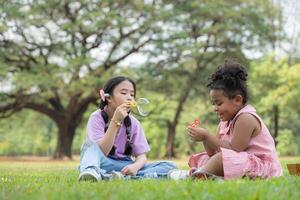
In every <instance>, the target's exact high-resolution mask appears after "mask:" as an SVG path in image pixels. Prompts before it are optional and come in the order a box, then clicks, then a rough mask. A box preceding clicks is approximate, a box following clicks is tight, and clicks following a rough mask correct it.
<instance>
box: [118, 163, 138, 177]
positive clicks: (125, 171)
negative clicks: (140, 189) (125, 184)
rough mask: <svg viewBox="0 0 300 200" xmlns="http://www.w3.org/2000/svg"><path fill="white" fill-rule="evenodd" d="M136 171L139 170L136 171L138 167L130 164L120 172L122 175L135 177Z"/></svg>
mask: <svg viewBox="0 0 300 200" xmlns="http://www.w3.org/2000/svg"><path fill="white" fill-rule="evenodd" d="M138 170H139V169H138V167H137V166H136V165H134V164H130V165H127V166H125V167H124V168H123V169H122V170H121V172H122V174H124V175H130V176H135V175H136V174H137V172H138Z"/></svg>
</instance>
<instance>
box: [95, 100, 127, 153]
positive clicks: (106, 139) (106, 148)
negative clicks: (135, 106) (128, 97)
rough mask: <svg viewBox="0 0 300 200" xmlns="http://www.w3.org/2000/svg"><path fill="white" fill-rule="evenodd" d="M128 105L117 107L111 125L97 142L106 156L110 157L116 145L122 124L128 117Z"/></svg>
mask: <svg viewBox="0 0 300 200" xmlns="http://www.w3.org/2000/svg"><path fill="white" fill-rule="evenodd" d="M128 109H129V107H128V104H127V103H124V104H122V105H120V106H119V107H117V109H116V110H115V112H114V115H113V117H112V119H111V123H109V126H108V128H107V130H106V133H105V134H104V136H103V137H102V138H101V139H100V140H99V141H98V142H97V144H98V145H99V147H100V149H101V150H102V152H103V153H104V155H106V156H107V155H108V154H109V152H110V150H111V148H112V147H113V145H114V142H115V138H116V135H117V133H118V132H119V129H120V123H121V122H122V121H123V119H124V118H125V117H126V116H127V115H128V113H127V112H128Z"/></svg>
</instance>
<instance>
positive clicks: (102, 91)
mask: <svg viewBox="0 0 300 200" xmlns="http://www.w3.org/2000/svg"><path fill="white" fill-rule="evenodd" d="M99 94H100V98H101V100H102V101H103V102H105V97H109V94H108V93H104V90H103V89H101V90H100V91H99Z"/></svg>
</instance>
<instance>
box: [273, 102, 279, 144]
mask: <svg viewBox="0 0 300 200" xmlns="http://www.w3.org/2000/svg"><path fill="white" fill-rule="evenodd" d="M273 113H274V141H275V146H277V143H278V142H277V136H278V132H279V108H278V106H277V105H275V106H274V107H273Z"/></svg>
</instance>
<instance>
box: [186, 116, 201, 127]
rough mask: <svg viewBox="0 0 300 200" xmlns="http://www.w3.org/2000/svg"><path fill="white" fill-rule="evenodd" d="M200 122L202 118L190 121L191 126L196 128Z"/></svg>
mask: <svg viewBox="0 0 300 200" xmlns="http://www.w3.org/2000/svg"><path fill="white" fill-rule="evenodd" d="M200 123H201V122H200V119H199V118H197V119H195V120H194V121H193V122H192V123H190V124H189V126H191V127H193V128H195V127H196V126H198V125H200Z"/></svg>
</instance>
